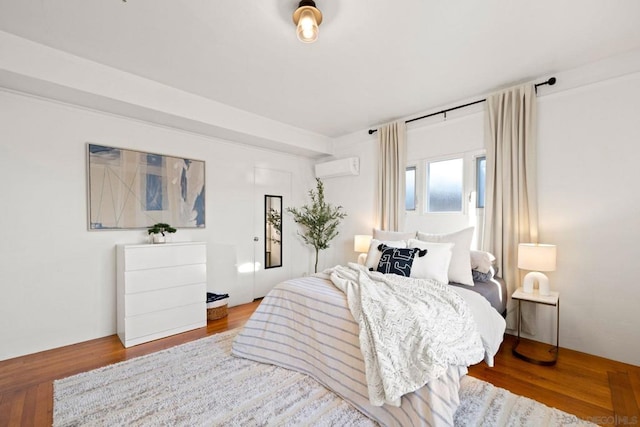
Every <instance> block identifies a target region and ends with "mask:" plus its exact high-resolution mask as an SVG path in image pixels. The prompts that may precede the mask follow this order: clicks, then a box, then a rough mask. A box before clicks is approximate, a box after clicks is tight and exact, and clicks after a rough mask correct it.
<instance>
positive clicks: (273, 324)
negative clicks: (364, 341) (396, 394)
mask: <svg viewBox="0 0 640 427" xmlns="http://www.w3.org/2000/svg"><path fill="white" fill-rule="evenodd" d="M487 304H488V303H487ZM493 311H495V310H493ZM358 335H359V330H358V324H357V323H356V321H355V320H354V318H353V316H352V315H351V312H350V310H349V307H348V306H347V301H346V297H345V295H344V294H343V293H342V292H341V291H340V290H338V289H337V288H336V287H335V286H334V285H333V284H332V283H331V282H330V281H328V280H326V279H322V278H319V277H303V278H298V279H293V280H289V281H286V282H283V283H281V284H279V285H277V286H276V287H275V288H274V289H273V290H272V291H271V292H270V293H269V294H268V295H267V296H266V297H265V298H264V300H263V301H262V303H261V304H260V306H259V307H258V308H257V310H256V311H255V313H254V314H253V316H252V317H251V318H250V319H249V320H248V321H247V323H246V325H245V327H244V329H243V330H242V332H240V334H239V335H238V337H237V338H236V340H235V342H234V344H233V347H232V354H233V355H235V356H238V357H245V358H248V359H252V360H256V361H259V362H264V363H270V364H274V365H278V366H282V367H285V368H289V369H293V370H296V371H300V372H304V373H306V374H308V375H310V376H312V377H313V378H315V379H316V380H318V381H319V382H321V383H322V384H324V385H325V386H326V387H327V388H329V389H330V390H332V391H334V392H335V393H337V394H338V395H340V396H341V397H343V398H344V399H345V400H347V401H348V402H350V403H351V404H353V405H354V406H355V407H356V408H358V409H359V410H360V411H361V412H362V413H364V414H365V415H367V416H368V417H370V418H372V419H374V420H376V421H378V422H379V423H380V424H382V425H388V426H410V425H425V426H441V425H453V414H454V412H455V410H456V408H457V407H458V405H459V403H460V399H459V396H458V391H459V385H460V378H461V377H462V376H463V375H465V374H466V372H467V369H466V368H465V367H461V366H452V367H450V368H449V369H448V370H447V371H446V373H445V375H443V376H442V377H440V378H438V379H436V380H433V381H430V382H429V383H428V384H426V385H425V386H424V387H422V388H420V389H419V390H417V391H415V392H413V393H409V394H406V395H404V396H403V397H402V399H401V404H400V406H399V407H394V406H390V405H384V406H373V405H371V404H370V403H369V396H368V390H367V381H366V378H365V367H364V360H363V357H362V353H361V351H360V347H359V338H358Z"/></svg>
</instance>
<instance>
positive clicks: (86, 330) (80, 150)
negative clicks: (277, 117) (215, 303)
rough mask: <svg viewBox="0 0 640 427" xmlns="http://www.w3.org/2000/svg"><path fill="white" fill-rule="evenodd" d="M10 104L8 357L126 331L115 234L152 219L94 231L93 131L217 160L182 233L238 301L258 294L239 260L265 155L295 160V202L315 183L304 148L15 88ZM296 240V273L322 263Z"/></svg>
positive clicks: (3, 216)
mask: <svg viewBox="0 0 640 427" xmlns="http://www.w3.org/2000/svg"><path fill="white" fill-rule="evenodd" d="M0 111H1V112H2V114H0V135H1V138H0V182H2V183H3V184H2V189H1V191H0V197H1V200H0V205H1V206H2V209H0V224H2V226H3V232H2V237H1V238H0V289H1V294H0V343H2V344H0V360H2V359H7V358H11V357H15V356H19V355H24V354H28V353H33V352H37V351H41V350H44V349H49V348H54V347H58V346H63V345H67V344H72V343H76V342H80V341H85V340H89V339H93V338H97V337H102V336H107V335H111V334H114V333H115V331H116V320H115V319H116V309H115V249H114V246H115V244H118V243H139V242H144V241H145V239H146V231H145V230H126V231H87V206H86V200H87V197H86V158H85V156H86V143H87V142H93V143H98V144H103V145H109V146H115V147H122V148H130V149H134V150H141V151H150V152H156V153H162V154H169V155H177V156H185V157H189V158H193V159H199V160H204V161H205V162H206V180H207V182H206V185H207V187H206V228H205V229H180V230H179V231H178V233H176V234H175V235H174V236H173V238H174V240H176V241H178V240H199V241H205V242H207V244H208V265H209V274H208V288H209V290H211V291H218V292H228V293H229V294H230V305H235V304H239V303H242V302H247V301H250V300H251V299H252V294H251V292H252V284H253V280H252V274H251V273H249V274H240V273H237V271H236V265H235V264H238V265H239V264H243V263H247V262H249V263H250V262H253V254H254V242H253V236H254V235H255V233H256V230H254V227H253V224H254V206H255V203H254V193H253V169H254V167H263V168H270V169H276V170H283V171H289V172H291V173H292V177H293V189H292V191H293V200H292V201H291V202H292V203H294V204H295V205H299V204H300V203H302V202H303V201H305V199H306V191H307V190H308V189H309V188H311V187H312V186H313V185H314V180H313V175H312V172H313V171H312V167H311V163H310V161H309V160H308V159H306V158H302V157H296V156H293V155H288V154H280V153H276V152H271V151H267V150H264V149H258V148H249V147H247V146H243V145H239V144H233V143H230V142H227V141H223V140H217V139H214V138H209V137H203V136H199V135H196V134H193V133H188V132H183V131H178V130H174V129H170V128H165V127H161V126H157V125H151V124H147V123H144V122H140V121H136V120H132V119H126V118H122V117H118V116H113V115H109V114H103V113H98V112H95V111H90V110H86V109H81V108H77V107H73V106H69V105H65V104H60V103H56V102H50V101H46V100H43V99H37V98H33V97H30V96H24V95H21V94H17V93H10V92H4V91H0ZM291 233H292V234H295V232H294V231H293V230H292V231H291ZM287 242H289V244H291V245H294V246H295V249H294V250H292V251H291V254H292V256H291V259H290V260H285V263H290V265H291V273H292V274H293V275H294V276H300V275H302V274H304V273H307V272H309V271H311V270H310V268H311V266H312V257H311V253H310V251H309V250H308V248H307V247H303V246H302V245H301V244H300V243H299V241H298V240H297V239H296V238H295V237H293V235H292V236H291V237H290V238H287ZM258 244H260V245H262V244H263V242H262V241H260V242H259V243H258ZM203 297H204V296H203Z"/></svg>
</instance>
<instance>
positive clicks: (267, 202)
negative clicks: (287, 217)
mask: <svg viewBox="0 0 640 427" xmlns="http://www.w3.org/2000/svg"><path fill="white" fill-rule="evenodd" d="M264 212H265V221H264V223H265V230H264V268H274V267H282V196H270V195H268V194H267V195H265V196H264Z"/></svg>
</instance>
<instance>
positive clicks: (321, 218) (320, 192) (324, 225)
mask: <svg viewBox="0 0 640 427" xmlns="http://www.w3.org/2000/svg"><path fill="white" fill-rule="evenodd" d="M309 197H310V198H311V205H304V206H302V207H301V208H299V209H297V208H287V212H289V213H290V214H292V215H293V220H294V221H295V222H296V223H297V224H299V225H300V226H302V228H303V232H302V233H300V232H298V235H300V237H302V240H303V241H304V242H305V243H306V244H308V245H311V246H313V248H314V249H315V251H316V261H315V266H314V271H315V272H316V273H317V272H318V254H319V253H320V251H321V250H323V249H327V248H328V247H329V242H330V241H331V240H333V239H334V238H335V237H336V236H337V235H338V225H340V220H342V219H343V218H344V217H346V216H347V214H346V213H345V212H343V211H342V209H343V208H342V206H332V205H331V204H329V203H327V202H325V200H324V184H323V183H322V181H321V180H320V179H319V178H316V189H315V190H313V189H312V190H309Z"/></svg>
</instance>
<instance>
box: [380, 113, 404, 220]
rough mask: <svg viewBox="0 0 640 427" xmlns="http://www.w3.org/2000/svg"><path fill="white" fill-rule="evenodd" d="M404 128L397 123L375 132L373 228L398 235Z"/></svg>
mask: <svg viewBox="0 0 640 427" xmlns="http://www.w3.org/2000/svg"><path fill="white" fill-rule="evenodd" d="M406 139H407V138H406V124H405V123H404V121H397V122H393V123H389V124H387V125H384V126H381V127H380V128H379V129H378V191H377V201H376V204H377V216H378V219H377V227H378V228H379V229H380V230H391V231H401V230H402V228H403V227H404V213H405V205H404V203H405V201H404V198H405V169H406V164H407V149H406V146H407V142H406Z"/></svg>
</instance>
